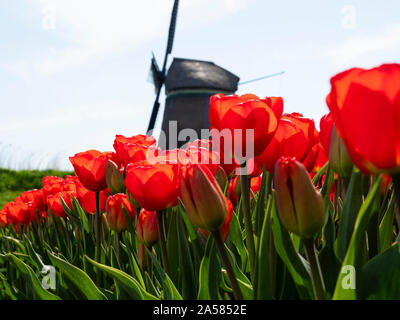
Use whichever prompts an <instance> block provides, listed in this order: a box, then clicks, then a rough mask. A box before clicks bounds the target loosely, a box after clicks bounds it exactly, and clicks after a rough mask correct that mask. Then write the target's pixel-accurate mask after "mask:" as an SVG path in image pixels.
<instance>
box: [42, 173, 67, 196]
mask: <svg viewBox="0 0 400 320" xmlns="http://www.w3.org/2000/svg"><path fill="white" fill-rule="evenodd" d="M42 184H43V188H42V190H43V193H44V195H45V196H50V195H54V194H56V193H58V192H60V191H63V188H64V184H65V179H63V178H60V177H52V176H47V177H44V178H43V179H42Z"/></svg>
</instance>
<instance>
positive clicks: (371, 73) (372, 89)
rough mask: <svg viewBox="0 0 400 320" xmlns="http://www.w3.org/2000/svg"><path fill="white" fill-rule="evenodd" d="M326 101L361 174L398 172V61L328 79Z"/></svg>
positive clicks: (340, 74) (399, 119)
mask: <svg viewBox="0 0 400 320" xmlns="http://www.w3.org/2000/svg"><path fill="white" fill-rule="evenodd" d="M331 86H332V88H331V92H330V93H329V95H328V97H327V99H326V102H327V104H328V107H329V109H330V110H331V112H332V115H333V118H334V120H335V126H336V129H337V131H338V133H339V135H340V137H341V138H342V139H343V141H344V143H345V145H346V149H347V152H348V153H349V156H350V158H351V160H352V161H353V163H354V164H355V165H356V166H357V167H358V168H359V169H360V170H361V171H363V172H364V173H378V172H388V173H395V172H399V171H400V134H399V132H400V131H399V127H400V64H384V65H382V66H380V67H377V68H373V69H369V70H365V69H359V68H354V69H350V70H347V71H344V72H342V73H339V74H338V75H336V76H334V77H333V78H332V79H331Z"/></svg>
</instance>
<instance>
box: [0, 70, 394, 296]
mask: <svg viewBox="0 0 400 320" xmlns="http://www.w3.org/2000/svg"><path fill="white" fill-rule="evenodd" d="M326 103H327V106H328V108H329V113H328V114H326V115H325V116H324V117H322V119H320V123H319V129H320V130H319V131H318V130H317V129H316V126H315V124H314V120H312V119H308V118H305V117H303V116H302V115H301V114H300V113H291V114H287V113H284V100H283V99H282V98H280V97H266V98H262V99H261V98H259V97H257V96H255V95H252V94H246V95H242V96H236V95H235V96H224V95H222V94H217V95H214V96H213V97H212V98H211V100H210V110H209V118H210V124H211V129H212V131H214V132H223V131H224V132H225V133H230V134H231V137H233V138H232V139H228V138H227V136H228V135H225V136H224V137H223V138H222V139H220V140H218V139H217V137H216V136H215V135H212V136H211V138H210V139H209V140H206V139H199V140H196V141H193V142H190V143H188V144H187V145H186V146H185V148H181V149H173V150H162V149H160V148H159V146H157V142H156V140H155V139H154V138H153V137H151V136H147V135H136V136H133V137H125V136H122V135H117V136H116V137H115V141H114V145H113V147H114V151H112V152H100V151H97V150H88V151H85V152H81V153H78V154H76V155H74V156H71V157H70V161H71V164H72V165H73V167H74V170H75V175H73V176H66V177H65V178H60V177H54V176H47V177H45V178H43V180H42V188H41V189H35V190H29V191H25V192H23V193H22V194H20V195H19V196H18V197H17V198H15V199H14V201H12V202H9V203H7V204H6V205H5V206H4V208H2V209H1V211H0V299H4V300H11V299H13V300H31V299H42V300H60V299H62V300H82V299H89V300H120V299H135V300H141V299H145V300H165V299H166V300H181V299H184V300H194V299H199V300H208V299H211V300H242V299H245V300H265V299H273V300H288V299H290V300H297V299H299V300H314V299H315V300H324V299H346V300H347V299H349V300H356V299H400V251H399V239H400V238H399V227H400V211H399V208H400V65H399V64H386V65H382V66H380V67H377V68H374V69H369V70H365V69H358V68H354V69H350V70H347V71H345V72H342V73H340V74H338V75H336V76H334V77H332V79H331V91H330V93H329V94H328V96H327V99H326ZM299 111H300V110H299ZM237 130H242V131H244V130H250V131H251V133H252V135H251V139H250V140H249V139H247V136H246V137H245V135H243V136H240V137H238V136H237V135H235V134H234V132H235V131H237ZM221 141H222V142H224V143H221ZM222 146H223V147H222ZM227 146H228V147H227ZM249 147H250V149H251V150H253V151H254V152H253V154H252V156H247V157H244V156H243V154H242V153H241V152H242V150H249ZM237 150H240V151H237Z"/></svg>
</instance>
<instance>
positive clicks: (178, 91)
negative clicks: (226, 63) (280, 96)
mask: <svg viewBox="0 0 400 320" xmlns="http://www.w3.org/2000/svg"><path fill="white" fill-rule="evenodd" d="M238 82H239V77H237V76H236V75H234V74H233V73H231V72H230V71H228V70H226V69H224V68H222V67H220V66H218V65H216V64H214V63H213V62H209V61H201V60H193V59H182V58H175V59H174V60H173V62H172V64H171V66H170V68H169V70H168V74H167V77H166V80H165V92H166V101H165V109H164V117H163V121H162V126H161V128H162V130H163V132H164V133H165V134H166V136H167V146H166V147H167V148H171V147H175V146H171V145H170V144H169V141H168V140H169V139H168V137H169V135H170V133H171V132H170V125H172V126H174V122H176V125H177V132H178V134H179V133H180V132H181V131H182V130H183V129H187V128H190V129H193V130H195V131H196V133H197V137H199V138H200V137H201V129H208V128H209V127H210V123H209V117H208V110H209V106H210V97H211V96H212V95H214V94H216V93H223V94H233V93H235V92H236V90H237V87H238ZM188 140H193V138H190V137H188V138H187V140H186V141H178V142H177V147H181V146H182V145H184V144H185V143H186V142H187V141H188Z"/></svg>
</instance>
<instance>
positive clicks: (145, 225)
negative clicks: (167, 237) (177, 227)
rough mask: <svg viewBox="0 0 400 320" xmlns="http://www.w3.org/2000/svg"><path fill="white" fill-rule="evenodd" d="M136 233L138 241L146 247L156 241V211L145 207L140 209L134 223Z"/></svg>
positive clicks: (157, 236)
mask: <svg viewBox="0 0 400 320" xmlns="http://www.w3.org/2000/svg"><path fill="white" fill-rule="evenodd" d="M136 234H137V237H138V240H139V242H140V243H143V244H144V245H145V246H147V247H151V246H152V245H154V244H155V243H156V242H157V241H158V238H159V235H158V222H157V212H155V211H148V210H146V209H142V210H140V213H139V217H138V221H137V225H136Z"/></svg>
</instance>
